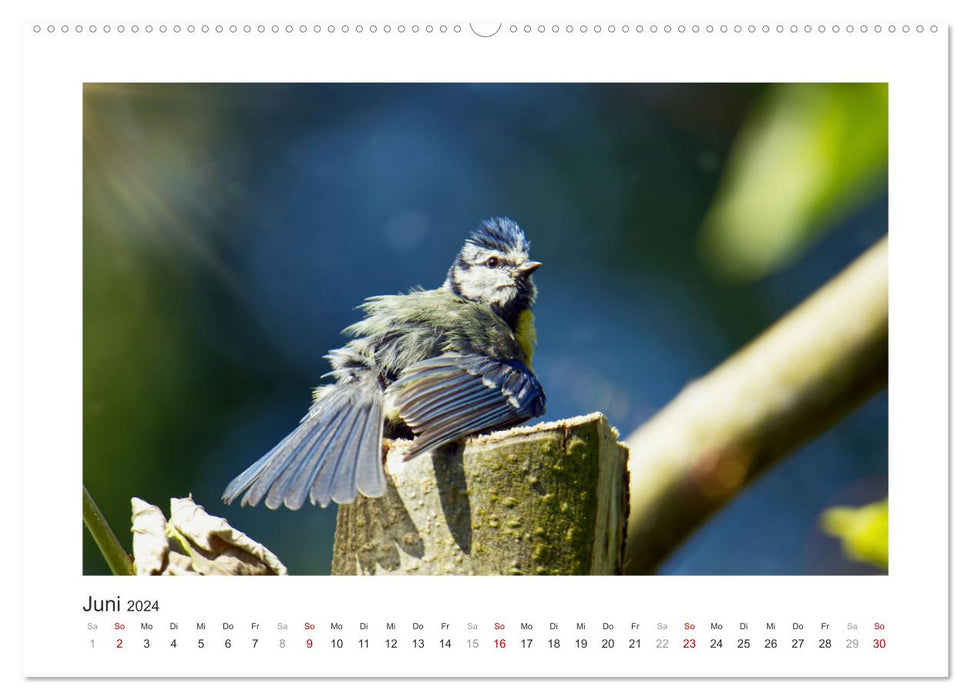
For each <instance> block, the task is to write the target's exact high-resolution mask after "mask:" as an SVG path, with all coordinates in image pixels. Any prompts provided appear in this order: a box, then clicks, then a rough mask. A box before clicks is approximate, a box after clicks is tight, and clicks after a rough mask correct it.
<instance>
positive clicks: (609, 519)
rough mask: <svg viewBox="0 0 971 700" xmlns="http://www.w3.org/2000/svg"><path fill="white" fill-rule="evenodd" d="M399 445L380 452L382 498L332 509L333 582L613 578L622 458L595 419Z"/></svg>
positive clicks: (624, 511)
mask: <svg viewBox="0 0 971 700" xmlns="http://www.w3.org/2000/svg"><path fill="white" fill-rule="evenodd" d="M408 444H409V443H408V442H407V441H403V440H398V441H394V442H392V441H386V442H385V449H386V458H385V477H386V479H387V482H388V489H387V492H386V493H385V495H384V496H383V497H382V498H365V497H363V496H358V498H357V500H356V501H354V503H350V504H346V505H342V506H340V509H339V511H338V515H337V534H336V537H335V540H334V560H333V565H332V567H331V573H333V574H337V575H341V574H343V575H355V574H356V575H408V574H412V575H431V574H480V575H481V574H619V573H621V571H622V568H623V552H624V540H625V537H626V530H627V516H628V511H629V497H628V474H627V457H628V451H627V447H626V446H625V445H624V444H622V443H620V442H618V441H617V431H616V430H614V429H613V428H611V427H610V426H609V425H608V423H607V419H606V418H605V417H604V416H603V415H602V414H600V413H593V414H590V415H587V416H581V417H578V418H570V419H567V420H562V421H557V422H555V423H541V424H538V425H532V426H526V427H520V428H514V429H512V430H504V431H500V432H496V433H492V434H490V435H483V436H479V437H475V438H471V439H469V440H467V441H465V442H460V443H456V444H454V445H448V446H446V447H444V448H441V449H439V450H437V451H435V452H434V453H433V454H431V455H427V454H426V455H423V456H421V457H419V458H417V459H414V460H412V461H410V462H404V461H403V459H402V457H403V454H404V451H405V448H406V447H407V445H408Z"/></svg>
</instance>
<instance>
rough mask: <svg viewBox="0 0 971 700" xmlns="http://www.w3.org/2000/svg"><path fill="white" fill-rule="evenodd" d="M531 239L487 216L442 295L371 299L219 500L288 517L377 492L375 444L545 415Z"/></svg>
mask: <svg viewBox="0 0 971 700" xmlns="http://www.w3.org/2000/svg"><path fill="white" fill-rule="evenodd" d="M539 267H540V263H538V262H535V261H533V260H530V259H529V242H528V241H527V240H526V234H525V233H524V232H523V230H522V228H520V226H519V224H517V223H516V222H515V221H512V220H511V219H506V218H495V219H487V220H485V221H483V222H481V223H480V224H479V225H478V227H476V228H475V229H474V230H473V231H472V232H471V234H470V235H469V237H468V239H467V240H466V241H465V243H464V244H463V246H462V248H461V250H460V251H459V253H458V255H457V256H456V258H455V261H454V262H453V263H452V265H451V267H450V268H449V270H448V275H447V277H446V278H445V283H444V284H443V285H442V286H441V287H439V288H438V289H432V290H424V289H420V288H419V289H416V290H414V291H412V292H410V293H408V294H398V295H390V296H376V297H370V298H369V299H367V300H366V301H365V303H364V304H363V305H362V306H361V307H360V308H362V309H363V310H364V314H365V317H364V319H363V320H361V321H360V322H358V323H355V324H353V325H351V326H349V327H348V328H346V329H345V330H344V333H345V334H346V335H349V336H352V340H350V341H349V342H348V343H347V344H346V345H345V346H344V347H342V348H339V349H336V350H332V351H331V352H330V353H328V354H327V356H326V358H327V359H328V360H329V361H330V365H331V367H332V368H333V370H332V371H331V372H329V373H328V374H325V375H324V377H332V378H333V379H334V380H335V381H334V382H333V383H331V384H327V385H324V386H320V387H317V388H316V389H315V390H314V393H313V403H312V404H311V406H310V410H309V411H308V412H307V415H306V416H304V418H303V420H302V421H301V422H300V424H299V425H298V426H297V428H296V429H295V430H294V431H293V432H292V433H290V434H289V435H287V436H286V437H285V438H283V440H282V441H281V442H280V443H279V444H278V445H277V446H276V447H274V448H273V449H272V450H270V451H269V452H267V453H266V455H264V456H263V458H262V459H260V460H259V461H257V462H256V463H255V464H253V465H252V466H251V467H250V468H249V469H247V470H246V471H244V472H243V473H242V474H240V475H239V476H237V477H236V478H235V479H233V481H232V482H231V483H230V484H229V486H227V487H226V490H225V492H224V493H223V500H224V501H225V502H226V503H232V501H233V500H234V499H236V498H237V497H238V496H240V495H242V499H241V503H242V504H243V505H254V506H255V505H258V504H259V502H260V501H264V500H265V503H266V505H267V507H269V508H272V509H276V508H279V507H280V506H281V505H285V506H286V507H287V508H290V509H292V510H296V509H298V508H300V507H301V506H302V505H303V504H304V502H305V501H306V500H307V499H308V498H309V500H310V502H311V503H312V504H316V505H318V506H320V507H325V506H327V504H329V503H330V502H331V501H334V502H336V503H349V502H351V501H353V500H354V499H355V498H356V496H357V493H358V492H360V493H361V494H363V495H364V496H370V497H377V496H381V495H383V494H384V491H385V481H384V469H383V467H382V447H381V441H382V437H383V436H384V435H385V434H388V435H389V436H395V437H412V438H413V442H412V444H411V445H410V446H409V447H408V449H407V452H406V454H405V459H406V460H408V459H414V458H415V457H417V456H419V455H422V454H425V453H426V452H429V451H430V450H434V449H436V448H438V447H440V446H442V445H445V444H446V443H449V442H452V441H455V440H458V439H460V438H463V437H465V436H468V435H474V434H478V433H482V432H487V431H491V430H497V429H500V428H507V427H511V426H514V425H518V424H520V423H524V422H525V421H527V420H529V419H530V418H534V417H536V416H541V415H543V413H545V411H546V395H545V393H544V392H543V388H542V386H540V383H539V381H538V380H537V379H536V377H535V376H534V375H533V371H532V358H533V345H534V343H535V341H536V331H535V327H534V323H533V312H532V306H533V302H534V301H535V300H536V286H535V285H534V283H533V279H532V275H533V273H534V272H535V271H536V270H537V269H538V268H539Z"/></svg>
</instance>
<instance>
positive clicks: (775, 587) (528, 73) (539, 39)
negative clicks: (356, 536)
mask: <svg viewBox="0 0 971 700" xmlns="http://www.w3.org/2000/svg"><path fill="white" fill-rule="evenodd" d="M273 23H277V24H280V25H281V26H284V25H286V24H287V22H265V24H266V25H267V26H269V25H270V24H273ZM73 24H74V22H71V26H73ZM83 24H84V26H87V24H88V23H87V22H84V23H83ZM200 24H201V23H200ZM200 24H197V26H200ZM225 24H226V25H227V26H228V24H229V22H226V23H225ZM240 24H241V23H240ZM253 24H254V25H255V24H256V23H253ZM294 24H295V25H299V22H296V23H294ZM322 24H325V23H322ZM423 24H424V22H423ZM438 24H439V23H438V22H436V23H435V25H436V26H438ZM446 24H447V25H448V26H452V25H454V24H455V22H452V21H449V22H447V23H446ZM631 24H634V23H631ZM646 24H650V23H649V22H648V23H646ZM774 24H775V23H772V25H773V26H774ZM930 24H931V23H929V22H925V23H924V26H925V27H929V26H930ZM352 26H353V25H352ZM462 26H464V27H465V28H466V31H464V32H463V33H461V34H458V35H455V34H452V33H446V34H443V35H440V34H438V33H435V34H433V35H431V36H412V35H404V36H395V35H391V36H385V35H382V34H377V35H368V34H366V33H365V34H363V35H357V34H354V33H351V34H349V35H342V34H340V33H337V34H335V35H315V34H313V33H308V34H299V33H294V34H282V33H281V34H280V35H270V34H267V35H264V36H259V37H256V36H253V35H250V36H244V35H241V34H229V33H225V32H224V33H222V34H214V33H212V32H210V33H209V34H207V35H201V34H199V33H196V34H194V35H189V34H187V33H182V34H181V35H177V36H176V35H173V34H172V33H168V34H166V35H162V34H160V33H157V32H156V33H153V34H151V35H147V34H145V33H140V34H138V35H133V34H131V33H126V34H124V35H119V34H117V33H115V32H113V33H112V34H111V35H109V36H104V35H100V34H99V35H95V36H91V35H88V34H81V35H74V34H73V31H72V33H70V34H67V35H61V34H60V32H58V34H57V35H55V36H50V35H47V34H46V32H45V33H43V34H41V35H37V34H35V33H34V32H33V31H32V29H31V26H30V25H27V26H25V28H24V90H23V97H24V242H23V251H24V252H23V254H24V472H23V479H24V482H23V483H24V530H25V540H24V640H23V641H24V673H25V675H27V676H47V675H53V676H116V675H126V676H146V675H148V676H164V675H179V676H194V675H201V676H206V675H214V676H249V675H255V676H265V675H275V676H331V675H334V676H443V675H444V676H452V675H454V676H494V675H495V676H536V675H539V676H788V675H797V676H810V675H819V676H917V675H934V676H940V675H946V674H947V671H948V665H947V664H948V659H947V640H948V623H947V615H948V605H947V596H948V587H947V562H948V540H947V532H948V520H947V507H946V505H947V502H948V500H947V487H948V481H947V480H948V474H947V466H948V448H947V445H948V442H947V441H948V433H947V395H948V384H947V382H948V377H947V366H948V362H947V360H948V356H947V345H946V342H945V339H946V338H947V328H948V325H947V321H948V319H947V293H948V290H947V276H948V268H947V250H948V241H947V231H948V228H947V226H948V220H947V163H948V153H947V148H948V122H947V109H946V106H947V99H948V95H947V72H946V65H947V50H948V49H947V38H946V35H947V27H946V25H944V24H940V23H939V24H938V28H939V31H938V32H937V33H936V34H932V33H930V32H929V31H925V32H924V33H923V34H916V33H911V34H909V35H906V36H904V35H902V34H899V33H898V34H895V35H891V34H889V33H887V32H884V33H882V34H881V35H876V34H874V33H869V34H867V35H865V36H864V35H859V34H856V35H854V36H847V35H846V34H845V33H842V34H840V35H834V34H833V33H827V34H824V35H819V34H818V33H815V32H813V33H811V34H809V35H806V34H802V33H796V34H790V33H788V32H786V33H784V34H782V35H778V34H775V33H774V32H773V33H770V34H768V35H756V36H745V35H742V36H739V35H735V34H734V33H731V32H730V33H728V34H726V35H720V34H718V33H715V34H714V35H706V34H702V35H691V34H690V33H689V34H685V35H682V34H679V33H677V31H676V30H675V31H674V32H673V33H672V34H664V33H663V32H660V33H658V34H653V35H647V34H645V35H639V36H633V35H627V36H620V35H610V34H607V33H606V32H604V33H602V34H599V35H594V34H592V33H589V34H587V35H584V36H582V37H581V36H569V37H568V36H565V35H563V34H559V35H552V34H549V33H547V34H544V35H539V34H536V33H534V34H531V35H529V36H525V35H523V34H518V35H511V34H509V33H507V32H500V33H499V34H498V35H497V36H495V37H493V38H491V39H479V38H476V37H474V36H471V35H470V33H469V32H468V31H467V27H468V25H467V24H463V25H462ZM674 26H675V27H676V26H677V25H674ZM716 26H717V25H716ZM156 81H159V82H163V81H164V82H183V81H185V82H281V81H286V82H332V81H333V82H397V81H400V82H419V81H444V82H452V81H455V82H475V81H486V82H501V81H511V82H534V81H535V82H544V81H554V82H556V81H563V82H587V81H589V82H723V81H724V82H775V81H780V82H793V81H881V82H882V81H887V82H889V83H890V149H891V152H890V205H889V206H890V228H891V231H890V240H891V244H890V279H891V286H890V302H891V322H890V377H891V380H890V382H891V383H890V386H891V389H890V465H889V469H890V474H889V475H890V504H891V521H890V525H891V536H890V544H891V574H890V575H889V576H887V577H798V578H796V577H793V578H790V577H656V578H633V577H632V578H609V579H608V578H599V579H592V578H562V579H515V578H488V579H487V578H481V579H453V578H434V579H428V578H404V577H403V578H389V579H347V578H337V577H335V578H320V577H293V578H290V579H287V580H264V579H212V578H210V579H135V578H118V579H114V578H108V577H87V578H85V577H82V576H81V575H80V573H79V572H80V571H81V548H80V541H81V533H80V527H81V526H80V517H79V516H80V512H79V511H80V508H79V502H80V497H79V496H80V493H79V492H80V484H81V454H82V452H81V357H82V351H81V327H82V325H81V324H82V318H81V297H80V293H81V187H80V184H81V86H82V83H83V82H156ZM52 368H57V371H56V372H55V371H52ZM52 421H56V424H57V428H56V430H53V431H52V430H51V425H52ZM133 468H137V466H133ZM65 543H66V544H67V546H65ZM75 543H76V545H77V546H74V544H75ZM76 572H77V573H76ZM88 595H92V596H95V597H102V596H103V597H114V596H116V595H118V596H121V597H122V598H123V599H127V598H129V597H132V598H158V599H159V600H160V602H161V605H162V611H161V612H160V613H159V614H158V615H157V621H161V622H168V621H169V620H172V619H179V620H183V621H185V622H192V623H194V622H195V621H196V620H201V619H204V620H206V621H207V622H209V624H210V625H212V624H217V625H218V624H219V623H221V622H222V621H224V620H225V621H231V622H234V623H235V624H237V625H238V624H239V623H240V622H241V621H242V622H248V621H254V622H260V623H262V624H273V623H275V622H276V621H286V622H288V623H290V624H291V631H292V626H293V624H294V623H300V622H303V621H305V620H306V621H314V622H316V623H317V624H318V627H320V626H327V625H328V624H329V623H330V622H332V621H343V622H344V623H345V624H356V623H357V622H358V621H363V620H368V621H370V622H371V623H372V633H373V636H374V637H375V638H376V639H381V638H383V637H384V636H386V635H385V634H383V632H381V633H379V632H377V631H376V630H374V629H373V626H374V625H377V624H380V625H383V624H384V623H385V622H386V621H396V622H397V623H398V625H399V627H402V626H408V625H410V624H411V623H412V622H413V621H419V622H423V623H425V624H426V629H427V625H428V624H429V623H431V622H434V621H436V620H439V619H440V620H441V621H447V622H449V623H451V624H453V625H456V624H463V623H466V622H476V623H478V624H479V633H478V635H477V636H478V637H479V638H480V639H481V640H482V641H481V643H482V644H483V645H486V644H491V640H492V639H493V638H495V637H496V635H495V634H493V633H492V632H491V631H490V630H488V629H486V627H487V626H488V625H491V624H492V623H494V622H497V621H499V622H504V623H505V624H507V626H510V627H515V628H518V626H519V623H520V622H522V621H531V622H533V623H534V624H536V625H537V627H539V626H540V625H545V624H546V623H547V622H548V621H553V620H556V621H559V622H560V623H561V627H563V626H566V625H569V626H570V627H572V626H573V624H574V622H578V621H586V622H587V625H588V628H591V629H589V630H588V632H589V634H588V637H589V638H590V639H591V642H593V641H595V640H596V639H598V638H599V636H601V635H600V633H599V631H598V630H597V629H596V627H597V626H599V625H600V624H601V622H602V621H610V622H613V623H615V624H618V626H619V625H621V624H626V623H627V622H630V621H637V622H639V623H641V624H643V625H650V624H653V623H655V622H659V621H664V622H667V623H668V624H669V625H670V626H671V627H672V629H671V630H670V631H669V632H670V633H669V635H668V636H669V637H670V638H671V639H672V641H675V640H678V639H679V636H678V634H677V631H676V630H674V629H673V627H674V626H675V625H678V624H681V623H682V622H684V621H693V622H695V623H696V624H699V626H704V627H707V625H708V623H709V622H710V621H721V622H723V623H724V624H725V626H726V630H725V634H724V636H725V637H726V639H728V638H731V637H732V636H734V635H733V633H730V632H729V625H733V624H735V623H736V622H737V621H738V620H742V619H748V620H750V621H751V622H753V623H756V624H759V625H761V624H762V623H764V622H765V621H769V620H774V621H775V622H776V623H777V625H779V627H780V629H779V630H778V633H779V635H778V636H779V637H780V640H781V639H786V638H787V636H791V635H787V631H786V630H785V627H786V626H787V625H789V624H790V623H791V622H793V621H803V622H805V623H812V624H816V623H817V622H818V621H820V620H829V621H831V622H832V623H834V624H842V623H844V622H846V621H851V620H852V621H855V622H857V623H859V624H861V626H863V625H865V624H870V623H872V622H873V621H876V620H879V621H881V622H884V623H885V624H886V625H887V629H886V637H887V638H888V640H890V644H889V646H888V648H887V649H886V650H883V651H881V652H879V653H876V652H871V651H869V650H858V651H859V652H860V653H859V654H855V653H854V654H852V655H849V654H845V653H834V654H831V655H828V656H826V655H822V654H821V653H817V652H814V651H812V650H807V651H808V652H809V653H811V654H812V658H813V663H812V664H806V663H805V662H804V659H802V657H801V656H799V655H797V654H795V653H791V652H789V650H786V649H781V650H779V653H778V654H777V656H776V657H774V660H773V661H772V663H771V664H767V657H766V655H765V653H761V652H759V653H755V654H752V655H751V656H745V655H740V654H734V653H725V654H721V653H714V652H708V651H707V650H704V649H702V650H699V654H698V655H697V656H691V655H689V654H687V653H685V652H682V651H681V650H679V649H674V650H671V651H672V652H673V653H671V654H670V655H668V656H667V657H659V656H658V655H657V653H656V652H653V650H651V649H645V650H642V652H641V653H640V654H638V655H634V654H633V653H627V652H626V651H625V650H616V651H615V652H611V653H607V652H600V651H599V650H596V649H594V650H588V652H584V653H580V652H574V651H569V652H564V653H562V654H556V653H552V652H549V651H548V650H542V649H537V650H535V651H537V653H536V654H527V653H523V652H521V651H518V650H516V649H514V648H513V649H509V650H506V651H505V652H503V651H498V650H490V649H479V650H476V651H466V650H461V649H460V650H457V651H456V653H454V654H449V656H448V657H443V656H442V655H441V654H439V653H437V652H435V653H432V654H424V653H422V652H417V651H412V650H407V649H403V650H400V651H401V652H402V653H401V654H399V655H397V656H393V655H390V654H384V653H380V655H378V654H373V655H366V654H348V655H346V656H345V657H335V656H334V655H333V654H330V653H328V652H327V650H326V649H319V650H318V653H314V652H310V651H308V652H306V653H303V654H298V653H296V652H297V650H292V651H293V652H295V653H293V654H289V653H288V654H278V655H277V657H276V658H275V659H274V661H273V665H272V668H268V667H267V666H266V664H265V661H264V659H265V657H264V656H262V655H257V656H253V655H250V656H247V655H245V654H244V653H242V652H241V651H240V650H238V649H237V650H235V651H226V652H218V651H216V650H213V652H214V653H213V654H208V653H207V654H199V655H196V656H193V655H191V654H180V655H179V662H178V665H177V666H173V665H171V664H169V663H166V662H165V661H164V660H161V659H160V656H161V655H160V654H156V653H144V654H139V653H138V650H137V649H131V650H130V651H125V652H120V653H123V654H124V656H114V657H113V656H111V655H108V654H105V653H103V652H102V653H89V652H86V651H85V650H84V648H83V644H85V643H86V640H87V638H88V636H89V635H88V634H87V632H86V631H84V630H83V626H84V623H85V622H87V618H86V617H84V616H83V615H82V614H81V611H80V608H81V605H82V604H83V602H84V601H85V600H86V599H87V596H88ZM594 601H595V602H594ZM364 606H367V609H368V610H370V611H371V612H369V613H362V612H356V611H360V610H363V609H364ZM430 610H433V611H435V612H433V613H429V612H428V611H430ZM122 617H125V618H126V619H127V618H129V616H127V615H123V616H122ZM152 617H154V616H141V617H138V618H133V619H132V621H136V622H140V621H142V620H145V621H151V619H152ZM113 620H114V617H112V616H105V619H104V622H108V621H113ZM807 627H808V624H807ZM697 632H698V635H697V636H698V637H699V639H703V638H706V637H707V636H709V635H708V630H707V629H699V630H697ZM625 634H626V632H625V631H623V630H621V629H618V630H617V632H616V634H615V636H616V637H617V638H618V640H619V639H621V638H623V637H624V635H625ZM867 634H868V630H861V633H860V635H859V636H860V639H861V643H864V642H865V641H867ZM243 636H245V635H243ZM329 636H330V635H329V632H324V631H323V630H320V631H319V633H318V635H317V639H318V640H320V641H325V640H326V639H327V638H328V637H329ZM410 636H412V635H411V634H410V632H409V631H407V630H401V634H400V637H401V638H402V639H403V640H407V639H409V638H410ZM426 636H427V637H428V639H430V640H434V639H436V638H437V637H438V636H439V635H438V634H436V633H434V632H432V631H429V633H428V634H427V635H426ZM454 636H455V638H456V639H459V640H461V639H463V638H464V637H465V636H469V635H467V634H462V633H461V632H460V633H456V634H455V635H454ZM521 636H523V635H522V633H520V632H519V631H518V629H509V630H507V633H506V637H507V638H508V639H510V640H517V639H518V638H519V637H521ZM535 636H536V637H537V639H539V640H541V639H543V638H544V637H545V636H548V635H545V634H540V633H539V632H537V633H536V635H535ZM561 636H562V637H563V638H564V639H565V640H570V639H572V638H573V637H574V636H576V635H575V634H573V633H572V630H571V631H570V632H567V631H566V630H563V634H562V635H561ZM642 636H643V638H644V639H645V640H651V639H653V637H654V636H655V635H654V634H653V633H652V632H650V631H649V630H645V632H644V634H643V635H642ZM758 636H760V635H758V634H757V633H756V632H755V631H754V630H753V638H757V637H758ZM805 636H807V637H810V638H811V637H812V636H813V635H811V634H810V633H809V630H808V629H807V630H806V635H805ZM833 636H834V639H838V638H839V635H836V634H834V635H833ZM215 638H217V637H214V639H215ZM348 638H351V635H348ZM374 651H377V650H374ZM836 651H838V650H836ZM618 652H619V653H618ZM307 654H314V655H313V657H312V659H313V660H312V662H310V663H308V660H307V659H308V657H307ZM337 658H340V662H339V663H335V662H334V660H335V659H337ZM635 659H636V660H638V662H639V663H635V662H634V660H635ZM662 659H663V663H659V662H660V661H661V660H662ZM446 660H447V663H445V661H446Z"/></svg>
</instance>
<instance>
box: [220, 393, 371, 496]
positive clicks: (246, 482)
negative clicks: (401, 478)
mask: <svg viewBox="0 0 971 700" xmlns="http://www.w3.org/2000/svg"><path fill="white" fill-rule="evenodd" d="M381 399H382V394H381V389H380V387H379V386H378V384H377V382H373V383H371V382H366V381H358V382H353V383H348V384H334V385H331V386H330V387H327V389H326V390H324V391H322V392H320V393H319V394H318V398H317V400H316V401H315V402H314V404H313V406H311V408H310V411H309V412H308V413H307V415H306V416H305V417H304V419H303V421H301V423H300V425H298V426H297V427H296V429H294V431H293V432H292V433H290V434H289V435H288V436H287V437H285V438H284V439H283V440H282V441H281V442H280V443H279V444H277V446H276V447H274V448H273V449H272V450H270V451H269V452H267V453H266V455H264V456H263V457H262V458H261V459H260V460H259V461H257V462H256V463H255V464H253V466H251V467H250V468H249V469H247V470H246V471H244V472H243V473H242V474H240V475H239V476H237V477H236V478H235V479H233V481H232V482H230V484H229V486H227V487H226V490H225V492H224V493H223V500H224V501H225V502H226V503H231V502H232V501H233V500H235V499H236V498H237V497H238V496H240V495H242V500H241V501H240V502H241V504H242V505H251V506H255V505H258V504H259V503H260V501H262V500H264V498H265V501H266V505H267V507H268V508H271V509H276V508H279V507H280V506H281V505H285V506H286V507H287V508H289V509H291V510H297V509H298V508H300V507H301V506H302V505H303V504H304V502H305V501H306V500H307V499H308V497H309V499H310V502H311V503H313V504H316V505H319V506H320V507H322V508H323V507H324V506H326V505H327V504H329V503H330V502H331V501H334V502H336V503H350V502H351V501H353V500H354V498H355V497H356V496H357V492H358V491H360V492H361V493H362V494H364V495H365V496H381V495H383V494H384V489H385V483H384V471H383V469H382V465H381V434H382V429H383V426H384V420H383V416H382V409H381Z"/></svg>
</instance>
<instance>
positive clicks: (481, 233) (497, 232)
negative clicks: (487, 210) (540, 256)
mask: <svg viewBox="0 0 971 700" xmlns="http://www.w3.org/2000/svg"><path fill="white" fill-rule="evenodd" d="M469 242H470V243H473V244H475V245H477V246H479V247H481V248H489V249H494V250H500V251H502V252H504V253H512V252H515V251H523V252H529V241H527V240H526V234H525V232H524V231H523V230H522V228H520V226H519V224H517V223H516V222H515V221H513V220H512V219H507V218H506V217H504V216H499V217H496V218H494V219H485V220H484V221H482V223H480V224H479V226H478V228H476V229H475V230H474V231H472V233H471V234H470V235H469Z"/></svg>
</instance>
